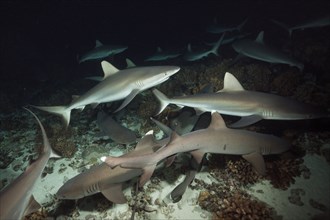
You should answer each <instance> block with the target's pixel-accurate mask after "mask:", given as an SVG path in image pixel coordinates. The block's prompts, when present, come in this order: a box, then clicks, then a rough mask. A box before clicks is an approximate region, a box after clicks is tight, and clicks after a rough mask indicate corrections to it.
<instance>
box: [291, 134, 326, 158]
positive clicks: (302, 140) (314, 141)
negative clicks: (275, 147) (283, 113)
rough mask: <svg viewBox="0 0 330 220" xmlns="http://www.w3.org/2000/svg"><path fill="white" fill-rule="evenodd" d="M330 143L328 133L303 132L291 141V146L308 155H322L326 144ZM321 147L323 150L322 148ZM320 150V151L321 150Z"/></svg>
mask: <svg viewBox="0 0 330 220" xmlns="http://www.w3.org/2000/svg"><path fill="white" fill-rule="evenodd" d="M329 143H330V131H324V132H304V133H302V134H300V135H298V137H297V138H296V139H295V140H294V141H293V143H292V144H293V145H294V146H296V147H298V148H301V149H302V150H303V151H305V152H306V153H308V154H317V155H322V152H324V149H325V147H324V146H326V144H329ZM322 147H323V148H322ZM321 148H322V149H321Z"/></svg>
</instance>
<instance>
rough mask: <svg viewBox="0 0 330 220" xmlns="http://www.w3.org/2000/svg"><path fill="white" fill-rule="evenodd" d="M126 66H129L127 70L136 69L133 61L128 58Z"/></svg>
mask: <svg viewBox="0 0 330 220" xmlns="http://www.w3.org/2000/svg"><path fill="white" fill-rule="evenodd" d="M126 64H127V67H126V68H132V67H136V65H135V63H133V61H132V60H130V59H128V58H126Z"/></svg>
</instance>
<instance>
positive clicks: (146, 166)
mask: <svg viewBox="0 0 330 220" xmlns="http://www.w3.org/2000/svg"><path fill="white" fill-rule="evenodd" d="M289 148H290V143H289V142H287V141H286V140H284V139H281V138H279V137H276V136H273V135H269V134H261V133H256V132H252V131H247V130H240V129H230V128H227V127H226V124H225V122H224V120H223V119H222V117H221V115H220V114H219V113H217V112H213V113H212V120H211V123H210V125H209V127H208V128H206V129H201V130H197V131H193V132H190V133H187V134H184V135H182V136H179V135H178V134H177V133H176V132H174V131H173V132H172V134H171V137H170V141H169V142H168V143H167V144H166V145H164V146H163V147H161V148H160V149H159V150H157V151H156V152H154V153H151V154H145V155H140V156H129V155H128V156H125V155H124V156H122V157H111V156H108V157H102V158H101V160H102V161H104V162H106V163H107V164H108V165H109V166H110V167H111V168H114V167H118V166H119V167H122V168H137V169H143V174H142V176H141V179H143V181H144V182H146V179H149V178H150V176H151V175H152V173H153V171H154V169H155V167H156V165H157V163H159V162H160V161H162V160H164V159H166V158H169V157H172V156H174V155H176V154H178V153H184V152H189V153H190V154H191V155H192V156H193V157H194V159H195V161H196V162H197V164H200V163H201V161H202V159H203V156H204V154H205V153H215V154H230V155H241V156H242V157H243V158H244V159H246V160H247V161H248V162H250V163H251V164H252V166H253V167H254V168H255V170H256V171H257V172H258V173H259V174H261V175H264V174H265V173H266V167H265V163H264V159H263V155H271V154H281V153H283V152H285V151H287V150H288V149H289Z"/></svg>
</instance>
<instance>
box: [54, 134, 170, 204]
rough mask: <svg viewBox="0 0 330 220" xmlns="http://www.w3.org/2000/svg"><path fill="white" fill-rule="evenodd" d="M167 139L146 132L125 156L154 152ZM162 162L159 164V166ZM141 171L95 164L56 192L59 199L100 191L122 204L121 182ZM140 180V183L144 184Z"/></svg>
mask: <svg viewBox="0 0 330 220" xmlns="http://www.w3.org/2000/svg"><path fill="white" fill-rule="evenodd" d="M168 141H169V139H165V140H161V141H159V142H158V141H156V140H155V139H154V136H153V132H152V131H151V132H148V133H147V134H146V135H145V136H144V137H143V138H142V139H141V140H140V141H139V143H138V144H137V146H136V147H135V149H134V150H133V151H130V152H129V153H127V154H125V156H132V157H134V156H139V155H148V154H151V153H154V152H155V151H157V150H158V149H159V146H162V145H165V144H166V143H167V142H168ZM161 166H162V164H161V165H160V167H161ZM142 173H143V171H142V169H129V168H122V167H119V166H118V167H115V168H113V169H112V168H110V167H109V166H108V165H107V164H106V163H101V164H99V165H95V166H93V167H92V168H90V169H88V170H87V171H85V172H83V173H81V174H78V175H77V176H75V177H73V178H72V179H70V180H68V181H67V182H66V183H65V184H64V185H63V186H62V187H61V188H60V189H59V190H58V191H57V193H56V196H57V198H59V199H80V198H83V197H85V196H90V195H94V194H96V193H99V192H101V193H102V194H103V195H104V196H105V197H106V198H107V199H108V200H109V201H111V202H114V203H118V204H123V203H126V202H127V200H126V198H125V195H124V194H123V192H122V188H123V184H124V183H125V182H126V181H129V180H131V179H134V178H136V177H138V176H140V175H141V174H142ZM142 181H143V180H140V184H142V185H143V184H144V183H145V182H142Z"/></svg>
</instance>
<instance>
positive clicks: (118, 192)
mask: <svg viewBox="0 0 330 220" xmlns="http://www.w3.org/2000/svg"><path fill="white" fill-rule="evenodd" d="M101 193H102V194H103V195H104V196H105V197H106V198H107V199H108V200H109V201H111V202H113V203H116V204H124V203H126V202H127V199H126V198H125V196H124V193H123V191H122V184H121V183H118V184H110V185H109V186H108V187H107V188H106V189H103V190H102V191H101Z"/></svg>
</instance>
